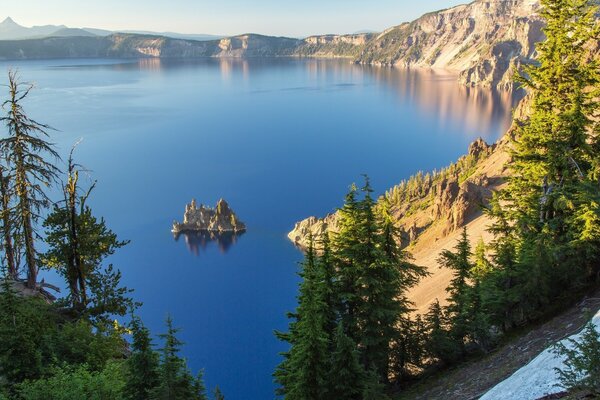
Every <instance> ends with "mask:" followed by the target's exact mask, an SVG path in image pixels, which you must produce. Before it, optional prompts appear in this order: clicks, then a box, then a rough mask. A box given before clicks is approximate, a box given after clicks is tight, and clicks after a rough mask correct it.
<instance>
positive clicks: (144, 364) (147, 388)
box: [124, 316, 204, 400]
mask: <svg viewBox="0 0 600 400" xmlns="http://www.w3.org/2000/svg"><path fill="white" fill-rule="evenodd" d="M130 328H131V333H132V336H133V343H132V345H131V350H132V353H131V355H130V356H129V358H128V359H127V363H126V367H127V369H126V371H127V373H126V383H125V388H124V393H125V398H126V399H128V400H146V399H148V397H149V394H150V393H151V392H152V391H153V390H154V389H155V388H156V387H157V386H158V384H159V374H158V366H159V364H158V362H159V358H158V354H157V353H156V352H155V351H154V350H153V348H152V339H151V338H150V332H149V331H148V329H147V328H146V327H145V326H144V325H143V323H142V321H141V320H140V319H139V318H138V317H135V316H134V317H132V320H131V324H130ZM203 391H204V390H203Z"/></svg>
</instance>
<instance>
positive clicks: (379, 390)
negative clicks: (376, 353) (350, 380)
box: [361, 369, 390, 400]
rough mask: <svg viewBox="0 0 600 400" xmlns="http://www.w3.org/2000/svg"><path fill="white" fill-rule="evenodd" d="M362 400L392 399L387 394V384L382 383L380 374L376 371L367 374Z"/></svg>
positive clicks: (372, 370)
mask: <svg viewBox="0 0 600 400" xmlns="http://www.w3.org/2000/svg"><path fill="white" fill-rule="evenodd" d="M361 400H390V397H389V396H388V395H387V394H386V393H385V384H383V383H382V382H381V378H380V376H379V373H378V372H377V371H376V370H374V369H371V370H369V371H367V373H366V376H365V387H364V389H363V391H362V398H361Z"/></svg>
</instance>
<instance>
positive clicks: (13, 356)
mask: <svg viewBox="0 0 600 400" xmlns="http://www.w3.org/2000/svg"><path fill="white" fill-rule="evenodd" d="M13 283H14V282H13V281H9V280H8V279H3V280H2V287H1V288H0V376H3V377H5V379H6V381H7V383H8V386H9V388H10V387H11V386H12V385H13V384H14V383H18V382H21V381H23V380H25V379H36V378H38V377H40V376H42V374H44V372H45V370H46V368H48V367H47V365H45V362H44V361H45V360H46V359H47V356H48V353H49V351H50V349H49V340H48V338H49V337H51V336H52V334H53V329H54V327H55V325H54V324H55V323H56V322H55V321H56V318H55V316H54V315H53V314H52V313H51V312H50V311H49V306H48V305H46V304H45V303H44V302H43V301H42V300H41V299H38V298H24V297H21V296H19V295H17V293H16V292H15V291H14V289H13V287H12V285H13Z"/></svg>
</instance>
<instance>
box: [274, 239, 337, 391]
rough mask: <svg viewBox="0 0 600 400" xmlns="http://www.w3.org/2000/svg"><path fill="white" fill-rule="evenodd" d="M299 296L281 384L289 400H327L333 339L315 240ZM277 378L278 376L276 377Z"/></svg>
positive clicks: (308, 257)
mask: <svg viewBox="0 0 600 400" xmlns="http://www.w3.org/2000/svg"><path fill="white" fill-rule="evenodd" d="M302 266H303V270H302V272H301V277H302V278H303V281H302V283H301V284H300V294H299V296H298V302H299V303H298V309H297V311H296V313H297V321H295V322H294V326H293V331H291V332H292V334H293V338H291V342H292V343H291V344H292V348H291V349H290V351H289V355H288V357H287V359H286V360H284V366H282V367H281V368H282V369H285V373H284V374H283V376H282V378H283V379H282V380H280V382H279V383H280V385H282V392H283V393H285V397H286V399H291V400H294V399H298V400H310V399H313V400H318V399H324V398H325V393H326V391H327V381H326V374H327V370H328V362H329V359H328V352H329V348H330V343H329V335H328V332H327V331H326V330H325V328H326V326H325V325H326V318H327V316H328V315H329V310H328V309H327V304H326V303H325V300H324V295H325V291H324V290H323V287H324V281H323V274H322V273H321V271H320V268H319V266H320V262H319V261H317V260H316V255H315V252H314V248H313V243H312V238H311V239H310V245H309V248H308V250H307V253H306V256H305V261H304V263H303V264H302ZM276 377H277V375H276Z"/></svg>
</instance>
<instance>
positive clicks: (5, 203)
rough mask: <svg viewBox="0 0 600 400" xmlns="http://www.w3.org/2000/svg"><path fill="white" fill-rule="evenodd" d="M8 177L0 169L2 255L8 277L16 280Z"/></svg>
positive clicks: (16, 272)
mask: <svg viewBox="0 0 600 400" xmlns="http://www.w3.org/2000/svg"><path fill="white" fill-rule="evenodd" d="M8 180H9V178H8V177H5V176H4V173H3V170H2V168H0V196H2V224H3V230H4V232H3V233H4V243H3V244H4V253H5V254H6V264H7V267H8V277H9V278H10V279H13V280H16V279H17V274H18V271H17V263H16V261H15V249H14V246H13V243H12V236H11V235H12V223H11V220H10V211H9V209H10V195H9V194H8Z"/></svg>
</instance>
